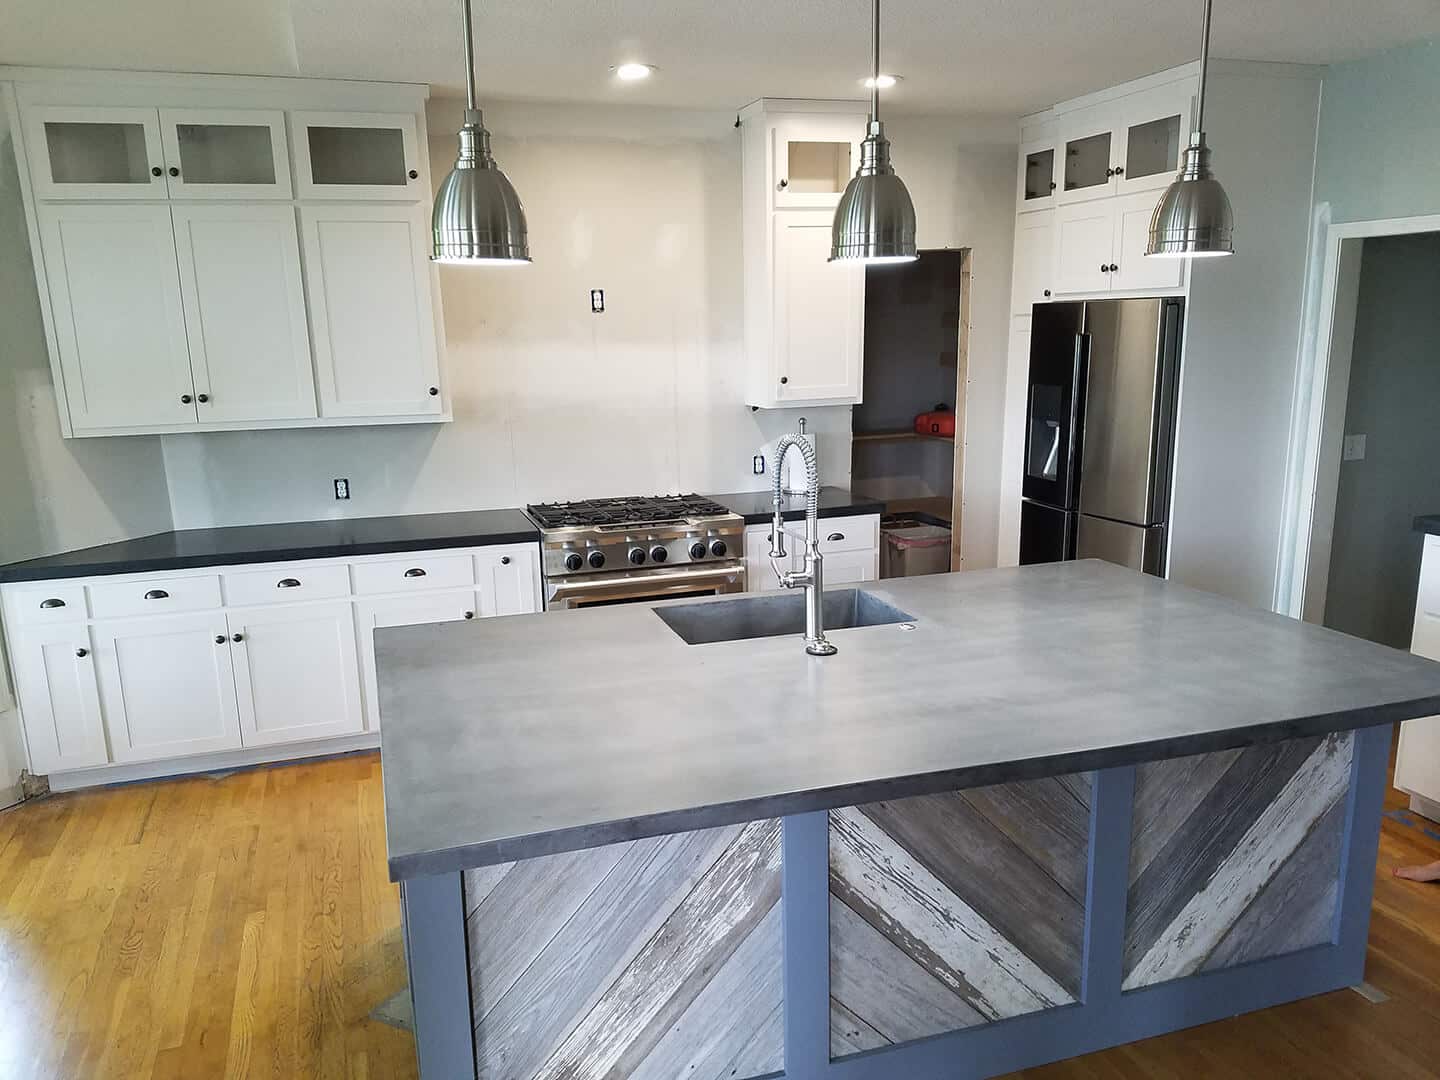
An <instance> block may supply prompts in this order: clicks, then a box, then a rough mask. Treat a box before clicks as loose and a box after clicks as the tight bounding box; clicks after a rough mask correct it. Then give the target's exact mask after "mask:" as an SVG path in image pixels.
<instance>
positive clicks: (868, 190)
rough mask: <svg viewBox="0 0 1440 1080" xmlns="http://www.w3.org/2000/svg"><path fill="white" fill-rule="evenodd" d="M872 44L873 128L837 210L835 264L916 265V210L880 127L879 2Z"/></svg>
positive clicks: (832, 255)
mask: <svg viewBox="0 0 1440 1080" xmlns="http://www.w3.org/2000/svg"><path fill="white" fill-rule="evenodd" d="M872 43H873V46H874V49H873V53H874V55H873V57H872V60H873V69H872V71H871V78H872V80H873V81H872V82H871V84H870V125H869V128H868V129H867V130H866V132H865V141H864V142H862V143H861V144H860V168H859V169H858V170H856V172H855V176H854V177H853V178H852V179H851V181H850V183H849V184H848V185H847V186H846V188H845V194H844V195H842V196H840V204H839V205H838V206H836V207H835V223H834V225H833V226H831V239H830V261H831V262H835V261H836V260H837V259H854V260H857V261H859V262H867V263H888V262H912V261H914V260H915V259H916V258H918V256H917V255H916V252H915V204H914V203H912V202H911V201H910V192H908V191H906V190H905V184H904V181H902V180H901V179H900V178H899V177H898V176H896V175H895V169H894V168H893V167H892V166H891V164H890V140H889V139H887V138H885V125H884V124H882V123H881V122H880V0H875V11H874V22H873V27H872Z"/></svg>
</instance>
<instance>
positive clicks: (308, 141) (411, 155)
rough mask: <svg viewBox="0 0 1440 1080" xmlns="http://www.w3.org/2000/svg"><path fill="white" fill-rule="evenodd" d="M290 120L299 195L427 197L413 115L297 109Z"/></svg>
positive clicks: (342, 197)
mask: <svg viewBox="0 0 1440 1080" xmlns="http://www.w3.org/2000/svg"><path fill="white" fill-rule="evenodd" d="M290 119H291V137H292V138H293V140H294V150H295V182H296V186H297V189H298V190H297V191H296V197H297V198H301V199H348V200H351V201H356V200H366V201H368V200H371V199H399V200H404V201H410V202H413V201H416V200H419V199H420V198H421V197H422V196H427V197H428V193H427V192H426V191H425V185H424V183H423V182H422V180H423V177H424V170H423V168H422V162H421V160H420V147H419V144H418V141H417V139H416V136H415V118H414V117H413V116H409V115H407V114H399V113H313V112H297V113H291V114H290Z"/></svg>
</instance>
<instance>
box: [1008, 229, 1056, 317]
mask: <svg viewBox="0 0 1440 1080" xmlns="http://www.w3.org/2000/svg"><path fill="white" fill-rule="evenodd" d="M1054 278H1055V212H1054V211H1053V210H1042V211H1040V212H1038V213H1034V214H1021V215H1020V216H1019V217H1017V218H1016V219H1015V281H1014V288H1013V289H1012V290H1011V298H1012V303H1013V311H1012V313H1013V314H1015V315H1029V314H1030V308H1031V307H1032V306H1033V305H1035V304H1043V303H1044V302H1045V301H1046V300H1048V299H1050V296H1051V294H1052V293H1053V291H1054V284H1055V282H1054Z"/></svg>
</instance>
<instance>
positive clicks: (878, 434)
mask: <svg viewBox="0 0 1440 1080" xmlns="http://www.w3.org/2000/svg"><path fill="white" fill-rule="evenodd" d="M850 438H851V439H853V440H854V441H855V442H905V441H907V440H910V439H919V440H922V441H924V442H947V443H953V442H954V441H955V437H954V436H953V435H921V434H920V433H919V432H918V431H856V432H852V433H851V435H850Z"/></svg>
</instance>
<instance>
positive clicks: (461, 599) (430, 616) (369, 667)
mask: <svg viewBox="0 0 1440 1080" xmlns="http://www.w3.org/2000/svg"><path fill="white" fill-rule="evenodd" d="M475 600H476V594H475V592H474V590H472V589H454V590H451V591H449V592H432V593H417V594H415V595H414V596H391V597H386V598H385V599H381V600H359V601H356V603H355V629H356V632H357V634H358V636H359V639H360V674H361V681H362V684H363V685H364V687H365V721H366V722H365V726H366V728H367V729H368V730H370V731H379V730H380V692H379V687H378V686H377V684H376V681H375V631H376V630H377V629H378V628H379V627H382V626H425V625H428V624H430V623H444V622H459V621H461V620H463V619H473V618H475V615H476V611H477V607H476V603H475Z"/></svg>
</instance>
